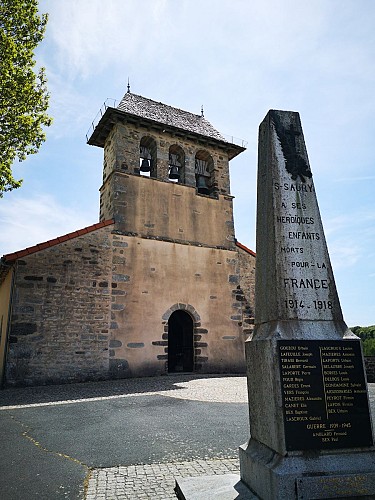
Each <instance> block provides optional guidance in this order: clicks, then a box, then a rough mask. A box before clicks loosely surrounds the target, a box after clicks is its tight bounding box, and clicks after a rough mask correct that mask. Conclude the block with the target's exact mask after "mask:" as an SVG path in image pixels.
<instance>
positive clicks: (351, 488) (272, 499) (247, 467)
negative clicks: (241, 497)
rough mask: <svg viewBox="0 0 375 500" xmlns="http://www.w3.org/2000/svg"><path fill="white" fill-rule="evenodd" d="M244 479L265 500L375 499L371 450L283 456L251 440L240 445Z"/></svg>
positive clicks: (374, 461) (242, 477)
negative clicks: (246, 443)
mask: <svg viewBox="0 0 375 500" xmlns="http://www.w3.org/2000/svg"><path fill="white" fill-rule="evenodd" d="M240 465H241V480H242V482H244V483H245V484H246V485H247V486H249V488H250V489H251V490H252V491H253V492H256V494H257V495H258V496H259V497H260V498H262V499H268V500H293V499H298V500H302V499H303V500H307V499H309V500H313V499H314V500H315V499H324V498H325V499H327V498H353V497H354V498H357V499H358V498H364V499H365V498H366V499H367V500H369V499H370V498H371V499H373V498H375V496H374V495H375V493H374V492H375V455H374V453H373V452H371V451H367V452H364V451H363V450H357V451H356V450H340V452H332V453H331V452H325V453H323V452H313V451H311V452H305V453H297V452H295V453H290V454H288V456H282V455H280V454H279V453H277V452H275V451H274V450H271V449H270V448H268V447H267V446H265V445H263V444H261V443H259V442H257V441H255V440H252V439H250V442H249V444H248V445H247V446H246V445H244V446H241V447H240Z"/></svg>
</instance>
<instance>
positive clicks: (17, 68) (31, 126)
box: [0, 0, 52, 197]
mask: <svg viewBox="0 0 375 500" xmlns="http://www.w3.org/2000/svg"><path fill="white" fill-rule="evenodd" d="M46 23H47V14H42V15H39V13H38V1H37V0H0V197H2V195H3V193H4V192H5V191H11V190H12V189H15V188H18V187H19V186H20V185H21V183H22V180H16V179H15V178H14V177H13V173H12V165H13V162H14V161H15V160H16V159H18V160H19V161H22V160H24V159H25V158H26V156H27V155H29V154H34V153H36V152H37V151H38V150H39V148H40V146H41V144H42V143H43V142H44V141H45V138H46V137H45V132H44V127H45V126H49V125H50V124H51V122H52V120H51V118H50V117H49V116H48V115H47V113H46V111H47V108H48V100H49V94H48V92H47V87H46V78H45V71H44V68H41V69H39V70H38V71H37V72H35V71H34V67H35V63H36V62H35V59H34V50H35V48H36V47H37V45H38V44H39V43H40V42H41V40H42V39H43V37H44V32H45V29H46Z"/></svg>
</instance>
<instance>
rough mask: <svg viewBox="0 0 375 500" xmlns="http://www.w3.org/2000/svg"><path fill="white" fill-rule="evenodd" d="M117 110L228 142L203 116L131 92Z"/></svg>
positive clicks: (125, 96)
mask: <svg viewBox="0 0 375 500" xmlns="http://www.w3.org/2000/svg"><path fill="white" fill-rule="evenodd" d="M117 109H118V110H120V111H124V112H125V113H131V114H133V115H136V116H141V117H142V118H146V119H148V120H153V121H156V122H159V123H163V124H165V125H171V126H173V127H177V128H180V129H183V130H187V131H189V132H193V133H195V134H200V135H203V136H206V137H211V138H213V139H217V140H219V141H224V142H227V141H226V139H225V138H224V137H223V136H222V135H221V134H220V132H218V131H217V130H216V129H215V128H214V127H213V126H212V125H211V123H210V122H209V121H208V120H206V119H205V118H204V117H203V116H201V115H195V114H193V113H189V112H188V111H184V110H182V109H178V108H173V107H172V106H168V105H167V104H163V103H162V102H156V101H153V100H152V99H147V98H146V97H142V96H140V95H137V94H132V93H131V92H127V93H126V94H125V95H124V97H123V98H122V100H121V102H120V104H119V105H118V106H117Z"/></svg>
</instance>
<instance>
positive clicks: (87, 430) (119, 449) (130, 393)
mask: <svg viewBox="0 0 375 500" xmlns="http://www.w3.org/2000/svg"><path fill="white" fill-rule="evenodd" d="M369 387H370V401H371V407H372V413H373V417H374V416H375V384H370V386H369ZM248 437H249V421H248V405H247V402H246V381H245V378H244V377H219V376H218V377H209V376H207V377H202V378H200V377H197V376H183V375H181V376H176V377H161V378H156V379H134V380H127V381H113V382H98V383H92V384H74V385H71V386H54V387H41V388H24V389H10V390H5V391H0V478H1V479H0V480H1V484H0V498H1V499H2V500H20V499H22V500H34V499H35V500H36V499H38V500H44V499H45V500H54V499H63V498H65V499H66V498H68V499H82V498H83V496H84V488H85V484H86V485H87V481H88V475H89V473H90V470H92V469H97V468H102V467H115V466H119V465H121V466H127V465H132V464H151V463H165V462H170V463H171V462H180V461H185V460H197V459H202V460H205V459H215V458H237V457H238V446H239V445H241V444H243V443H244V442H245V441H246V440H247V439H248ZM99 490H100V487H99ZM98 498H99V497H98ZM103 498H104V496H103Z"/></svg>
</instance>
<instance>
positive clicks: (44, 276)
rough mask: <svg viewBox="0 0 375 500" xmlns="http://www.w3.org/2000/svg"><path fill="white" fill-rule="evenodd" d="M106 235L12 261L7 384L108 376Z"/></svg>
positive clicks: (96, 234)
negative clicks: (13, 266) (13, 277)
mask: <svg viewBox="0 0 375 500" xmlns="http://www.w3.org/2000/svg"><path fill="white" fill-rule="evenodd" d="M111 229H112V227H111V226H108V227H106V228H102V229H99V230H97V231H94V232H91V233H89V234H86V235H84V236H81V237H78V238H74V239H72V240H69V241H66V242H65V243H60V244H58V245H55V246H53V247H51V248H46V249H44V250H41V251H39V252H36V253H34V254H31V255H29V256H27V257H24V258H23V259H22V260H18V261H17V267H16V276H15V289H14V297H13V315H12V323H11V330H10V338H9V354H8V363H7V371H6V376H7V383H8V384H17V383H21V384H38V383H54V382H62V381H64V382H69V381H73V380H87V379H98V378H102V377H103V374H106V373H107V371H108V344H109V330H108V325H109V315H110V303H111V294H110V290H111V250H110V249H111Z"/></svg>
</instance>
